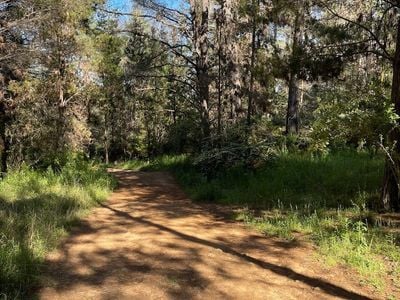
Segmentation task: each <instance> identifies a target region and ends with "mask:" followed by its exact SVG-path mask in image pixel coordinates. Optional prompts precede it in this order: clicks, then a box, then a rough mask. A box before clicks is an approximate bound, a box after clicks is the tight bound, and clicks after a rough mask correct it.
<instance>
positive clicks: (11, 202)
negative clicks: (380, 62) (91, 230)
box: [0, 158, 114, 298]
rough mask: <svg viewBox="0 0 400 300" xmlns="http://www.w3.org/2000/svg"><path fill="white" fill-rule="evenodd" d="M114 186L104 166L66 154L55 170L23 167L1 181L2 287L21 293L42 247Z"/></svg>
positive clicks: (36, 268)
mask: <svg viewBox="0 0 400 300" xmlns="http://www.w3.org/2000/svg"><path fill="white" fill-rule="evenodd" d="M113 186H114V181H113V179H112V178H111V177H110V176H108V175H107V173H106V172H105V170H104V169H103V168H101V167H99V166H97V165H94V164H93V163H88V162H86V161H85V160H83V159H79V158H75V159H72V158H69V159H68V160H67V162H66V163H65V165H64V166H63V167H62V168H61V169H60V171H59V172H55V171H53V170H52V169H48V170H47V171H43V172H39V171H34V170H31V169H29V168H27V167H23V168H21V169H20V170H16V171H13V172H11V173H10V174H9V175H8V176H7V177H6V179H4V180H3V181H1V182H0V291H1V293H3V294H4V293H5V294H6V295H9V297H10V298H13V297H17V298H24V294H25V292H27V291H28V290H29V289H30V288H32V286H33V285H34V284H35V283H36V282H37V276H38V275H39V271H40V266H41V263H42V261H43V259H44V257H45V255H46V253H48V252H49V251H50V250H51V249H53V248H54V247H55V246H56V245H57V243H58V241H59V240H60V238H61V237H63V236H65V234H66V231H67V230H68V228H69V227H70V226H71V225H72V224H73V223H74V222H75V221H77V220H78V218H79V217H81V216H83V214H85V213H86V212H87V211H88V210H89V209H90V208H92V207H94V206H96V205H98V203H100V202H101V201H104V200H105V199H106V198H107V196H108V194H109V192H110V191H111V189H112V187H113Z"/></svg>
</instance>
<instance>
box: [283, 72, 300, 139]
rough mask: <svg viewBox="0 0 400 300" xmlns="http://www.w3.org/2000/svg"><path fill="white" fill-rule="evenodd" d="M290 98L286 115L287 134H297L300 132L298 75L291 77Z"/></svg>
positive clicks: (291, 75)
mask: <svg viewBox="0 0 400 300" xmlns="http://www.w3.org/2000/svg"><path fill="white" fill-rule="evenodd" d="M289 77H290V78H289V97H288V107H287V114H286V134H289V135H290V134H297V133H298V132H299V100H298V80H297V75H296V74H290V75H289Z"/></svg>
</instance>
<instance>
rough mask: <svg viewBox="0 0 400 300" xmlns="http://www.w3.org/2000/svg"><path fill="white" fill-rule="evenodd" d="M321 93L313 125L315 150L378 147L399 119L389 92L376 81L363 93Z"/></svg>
mask: <svg viewBox="0 0 400 300" xmlns="http://www.w3.org/2000/svg"><path fill="white" fill-rule="evenodd" d="M318 94H319V101H318V109H317V110H316V111H315V112H314V116H313V117H314V122H313V123H312V124H311V127H312V132H311V134H310V138H311V141H312V145H311V147H312V150H321V151H324V150H327V149H328V148H331V149H332V148H338V147H339V148H340V147H341V148H343V147H347V146H349V145H352V146H356V147H371V146H374V145H376V144H377V143H378V142H379V140H380V138H379V136H380V135H381V134H382V133H385V132H388V131H389V130H390V128H392V127H393V125H394V124H395V122H396V120H397V118H398V117H396V115H395V113H394V109H393V106H392V104H391V103H390V96H389V95H388V89H387V88H386V87H385V86H384V85H382V83H381V82H377V81H376V80H371V81H370V82H369V84H368V87H367V88H366V89H365V90H361V91H360V90H358V89H354V87H353V86H352V87H348V88H345V89H343V88H340V87H339V88H335V87H333V86H332V87H329V89H326V90H324V89H321V90H320V91H319V93H318Z"/></svg>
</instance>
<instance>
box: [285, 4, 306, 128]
mask: <svg viewBox="0 0 400 300" xmlns="http://www.w3.org/2000/svg"><path fill="white" fill-rule="evenodd" d="M301 2H302V1H298V2H297V5H298V7H299V8H298V9H299V11H298V12H297V15H296V18H295V22H294V27H293V40H292V59H294V61H295V65H297V64H299V61H298V57H297V52H298V47H299V46H300V43H301V39H302V22H303V17H304V16H303V14H304V12H303V10H302V8H301ZM296 69H298V66H297V67H293V66H292V67H291V70H290V72H289V82H288V85H289V93H288V107H287V114H286V134H287V135H297V134H298V133H299V124H300V121H299V88H298V84H299V83H298V74H297V72H298V71H297V70H296Z"/></svg>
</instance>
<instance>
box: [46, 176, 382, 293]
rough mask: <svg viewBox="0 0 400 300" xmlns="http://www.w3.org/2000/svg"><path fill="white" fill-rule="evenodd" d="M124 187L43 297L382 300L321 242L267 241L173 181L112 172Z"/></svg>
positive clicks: (67, 249)
mask: <svg viewBox="0 0 400 300" xmlns="http://www.w3.org/2000/svg"><path fill="white" fill-rule="evenodd" d="M113 173H114V175H115V176H116V177H117V178H118V180H119V182H120V187H119V188H118V189H117V190H116V191H115V193H114V194H113V195H112V196H111V197H110V199H109V201H108V202H107V204H104V205H103V206H102V207H99V208H97V209H95V210H94V212H93V213H92V214H91V215H90V216H88V217H87V218H85V219H84V220H83V221H82V222H81V224H80V225H79V226H78V227H77V228H75V229H74V230H73V231H72V233H71V235H70V237H69V238H67V239H66V240H65V241H64V243H63V244H62V245H61V247H60V248H59V250H57V251H55V252H54V253H52V254H51V255H50V256H49V258H48V262H47V264H46V265H47V267H46V272H45V277H44V278H45V280H44V282H45V287H44V288H42V289H41V290H40V292H39V294H38V296H39V299H49V300H57V299H68V300H74V299H104V300H106V299H110V300H111V299H285V300H287V299H318V300H320V299H371V298H373V299H375V298H378V296H377V295H376V294H374V293H372V292H371V291H369V290H368V289H367V288H365V287H361V286H360V285H359V281H358V280H357V279H356V278H353V277H354V276H352V275H351V273H349V272H347V271H346V269H342V268H334V269H327V268H325V267H323V266H322V265H321V263H319V262H318V261H317V260H316V258H315V255H314V251H313V249H312V246H310V245H309V244H307V243H301V242H287V241H282V240H279V239H275V238H267V237H265V236H263V235H261V234H259V233H256V232H254V231H252V230H250V229H248V228H246V227H245V226H244V225H242V224H239V223H237V222H234V221H232V220H230V219H229V218H227V217H226V214H225V213H224V209H223V208H219V207H217V206H211V205H199V204H195V203H193V202H192V201H190V200H189V199H187V197H186V196H185V194H184V193H183V192H182V190H181V189H180V188H179V187H178V185H177V184H176V183H175V181H174V179H173V178H172V176H171V175H169V174H167V173H162V172H153V173H143V172H130V171H118V170H114V171H113Z"/></svg>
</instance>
